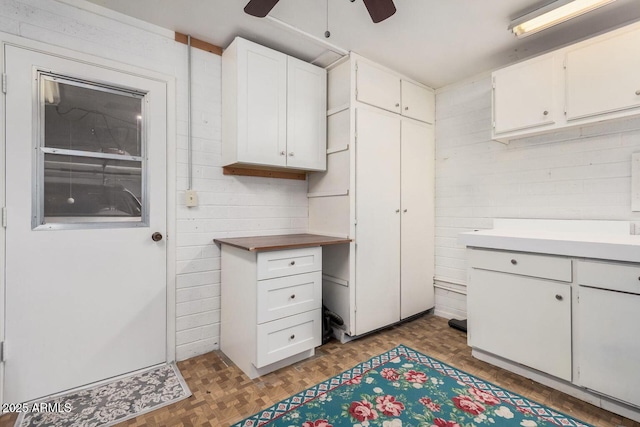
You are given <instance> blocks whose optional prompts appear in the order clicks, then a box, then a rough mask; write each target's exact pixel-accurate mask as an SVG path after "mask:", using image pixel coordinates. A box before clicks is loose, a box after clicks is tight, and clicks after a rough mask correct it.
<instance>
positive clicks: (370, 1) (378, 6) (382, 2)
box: [363, 0, 396, 24]
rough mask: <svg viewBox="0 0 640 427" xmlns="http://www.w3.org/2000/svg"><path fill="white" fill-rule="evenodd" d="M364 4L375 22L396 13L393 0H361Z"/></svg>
mask: <svg viewBox="0 0 640 427" xmlns="http://www.w3.org/2000/svg"><path fill="white" fill-rule="evenodd" d="M363 1H364V5H365V6H367V10H368V11H369V15H371V19H372V20H373V22H374V23H375V24H377V23H378V22H381V21H384V20H385V19H387V18H388V17H390V16H391V15H393V14H394V13H396V6H395V5H394V4H393V0H363Z"/></svg>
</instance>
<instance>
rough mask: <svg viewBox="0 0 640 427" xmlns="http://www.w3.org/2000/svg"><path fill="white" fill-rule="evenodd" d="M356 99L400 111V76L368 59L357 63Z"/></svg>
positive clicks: (392, 110)
mask: <svg viewBox="0 0 640 427" xmlns="http://www.w3.org/2000/svg"><path fill="white" fill-rule="evenodd" d="M356 99H357V100H358V101H360V102H364V103H365V104H370V105H373V106H375V107H379V108H382V109H384V110H387V111H391V112H394V113H398V114H399V113H400V78H399V77H398V76H397V75H395V74H393V73H391V72H389V71H387V70H385V69H383V68H381V67H379V66H376V65H375V64H371V63H369V62H366V61H357V63H356Z"/></svg>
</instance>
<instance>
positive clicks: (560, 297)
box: [556, 294, 564, 301]
mask: <svg viewBox="0 0 640 427" xmlns="http://www.w3.org/2000/svg"><path fill="white" fill-rule="evenodd" d="M556 299H557V300H558V301H562V300H563V299H564V298H563V297H562V295H560V294H556Z"/></svg>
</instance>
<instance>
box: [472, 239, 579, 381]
mask: <svg viewBox="0 0 640 427" xmlns="http://www.w3.org/2000/svg"><path fill="white" fill-rule="evenodd" d="M472 252H473V255H472V256H471V257H470V259H471V260H472V261H471V267H472V268H471V271H470V282H469V283H470V284H469V288H468V303H467V305H468V310H467V311H468V322H469V335H468V340H469V345H471V346H472V347H474V348H479V349H482V350H484V351H487V352H489V353H492V354H495V355H498V356H500V357H504V358H507V359H509V360H512V361H514V362H518V363H521V364H523V365H525V366H528V367H530V368H533V369H537V370H539V371H542V372H545V373H548V374H550V375H553V376H555V377H558V378H562V379H564V380H566V381H571V366H572V365H571V285H570V283H566V282H558V281H554V280H548V279H544V278H539V277H529V276H523V275H520V274H518V273H515V274H513V273H512V272H508V273H505V272H504V271H505V270H511V271H513V270H514V269H517V267H519V264H525V272H526V273H529V274H532V273H531V272H530V271H529V270H528V267H526V264H527V261H519V260H522V259H527V260H528V262H529V265H531V264H532V263H535V264H536V265H537V266H538V268H539V271H540V272H541V273H542V272H545V271H547V272H549V271H553V269H554V268H555V269H556V270H561V268H560V267H561V266H564V267H565V269H566V270H567V271H568V272H569V276H570V274H571V260H569V259H567V258H559V257H545V256H537V255H534V257H535V258H533V259H532V258H530V257H531V255H527V254H520V253H512V252H495V251H476V250H473V251H472ZM502 264H503V265H502ZM503 267H504V268H503ZM485 268H490V269H491V270H485ZM492 270H493V271H492ZM558 272H559V273H560V276H562V273H563V272H560V271H558Z"/></svg>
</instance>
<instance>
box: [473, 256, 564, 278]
mask: <svg viewBox="0 0 640 427" xmlns="http://www.w3.org/2000/svg"><path fill="white" fill-rule="evenodd" d="M468 252H469V262H470V265H471V267H473V268H479V269H482V270H492V271H501V272H504V273H512V274H520V275H523V276H531V277H539V278H542V279H552V280H560V281H563V282H571V280H572V279H571V277H572V272H571V260H570V259H569V258H564V257H558V256H550V255H533V254H528V253H526V254H525V253H521V252H503V251H490V250H482V249H470V250H469V251H468Z"/></svg>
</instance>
